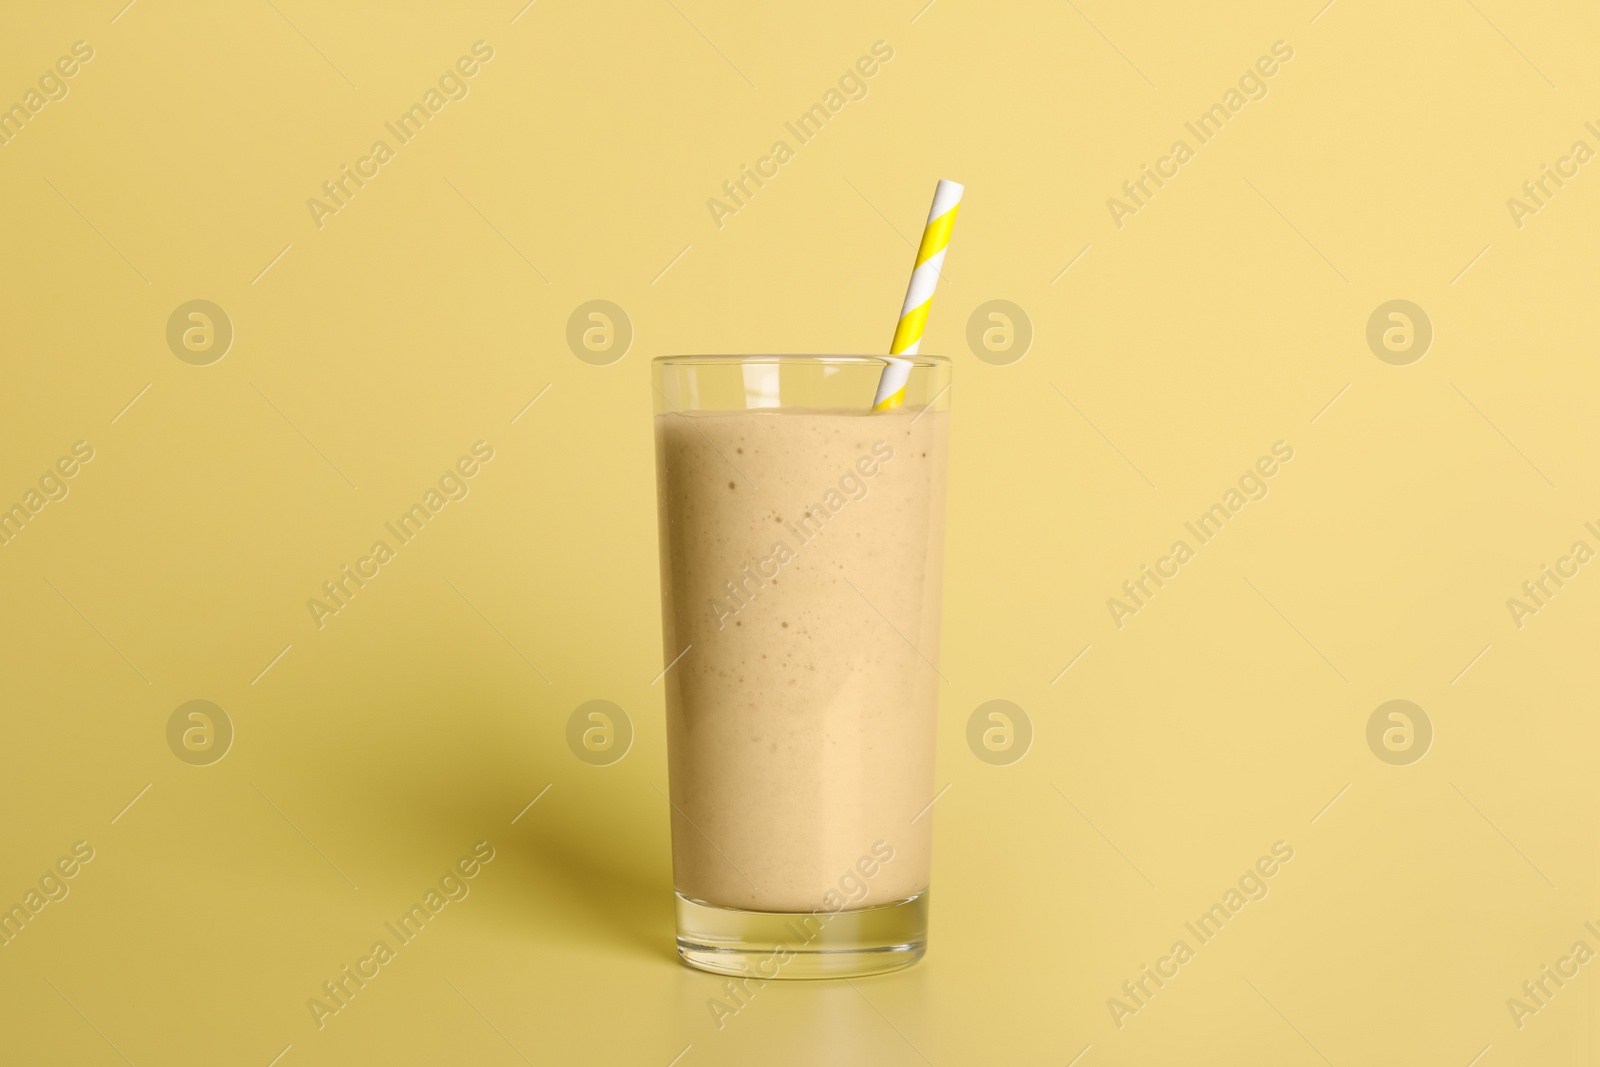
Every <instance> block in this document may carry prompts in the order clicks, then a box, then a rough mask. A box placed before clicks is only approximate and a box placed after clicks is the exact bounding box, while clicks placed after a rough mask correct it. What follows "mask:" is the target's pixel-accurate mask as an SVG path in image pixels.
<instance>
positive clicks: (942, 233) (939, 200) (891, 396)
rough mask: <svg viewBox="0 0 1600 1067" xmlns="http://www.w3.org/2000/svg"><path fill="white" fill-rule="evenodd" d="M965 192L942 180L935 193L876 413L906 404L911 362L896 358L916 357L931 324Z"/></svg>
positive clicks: (875, 404) (880, 381) (882, 378)
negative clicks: (937, 288)
mask: <svg viewBox="0 0 1600 1067" xmlns="http://www.w3.org/2000/svg"><path fill="white" fill-rule="evenodd" d="M963 191H964V190H963V187H962V186H960V185H958V184H957V183H955V182H951V181H945V180H944V179H943V178H941V179H940V180H939V185H938V188H936V189H934V191H933V207H932V208H930V209H929V210H928V224H927V225H926V226H924V227H923V228H922V244H921V246H920V247H918V249H917V263H916V266H915V268H913V269H912V271H911V284H910V285H909V286H907V287H906V300H905V303H904V304H903V305H902V306H901V308H900V321H899V323H898V324H897V325H896V326H895V328H894V341H893V342H891V343H890V345H889V358H888V359H886V360H884V368H883V374H882V375H881V376H880V377H879V378H878V392H877V395H876V396H874V397H873V398H872V410H873V411H888V410H890V409H892V408H897V407H899V406H900V405H901V404H904V403H905V400H906V382H907V381H908V380H909V379H910V377H911V361H910V360H909V359H896V358H894V357H896V356H914V355H916V354H917V346H918V345H920V344H921V343H922V331H923V329H924V327H926V326H927V324H928V305H929V304H931V303H932V302H933V289H934V286H935V285H936V284H937V283H938V281H939V268H940V267H942V266H944V250H945V248H946V247H947V246H948V245H949V244H950V231H952V230H953V229H955V225H956V211H957V210H958V209H959V208H960V207H961V194H962V192H963Z"/></svg>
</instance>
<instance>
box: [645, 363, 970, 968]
mask: <svg viewBox="0 0 1600 1067" xmlns="http://www.w3.org/2000/svg"><path fill="white" fill-rule="evenodd" d="M909 358H910V359H911V360H912V363H913V366H912V368H911V373H910V379H909V381H908V382H907V385H906V394H905V403H904V405H903V406H901V407H899V408H897V409H895V410H892V411H886V412H874V411H872V410H871V407H872V400H873V394H874V392H875V390H876V388H877V385H878V378H879V375H880V373H881V372H882V370H883V367H884V365H885V364H884V360H883V359H882V358H881V357H877V356H668V357H664V358H661V359H657V360H655V361H654V363H653V364H652V365H651V367H652V373H653V384H654V389H655V393H654V397H655V436H656V479H657V502H658V510H659V516H660V529H661V613H662V619H663V630H664V644H665V659H664V660H663V662H666V663H669V664H671V666H670V667H669V668H668V670H667V672H666V674H665V675H664V676H663V680H664V682H665V685H666V698H667V758H668V766H669V775H670V785H669V789H670V792H671V801H672V867H673V881H674V884H675V887H676V891H677V927H678V953H679V955H680V956H682V958H683V959H684V960H685V961H686V962H687V963H689V964H690V965H691V966H694V967H698V968H701V969H703V970H708V971H714V972H717V973H721V974H734V975H742V976H749V977H754V978H761V979H770V978H828V977H846V976H852V975H861V974H872V973H876V972H879V971H888V970H894V969H896V968H898V967H904V966H907V965H909V964H912V963H915V962H916V961H917V960H918V959H920V958H921V957H922V954H923V952H924V951H925V948H926V945H927V925H928V874H929V860H930V851H931V845H932V822H933V818H932V814H931V812H930V811H929V805H930V804H931V802H932V800H933V799H934V764H933V759H934V734H935V718H936V711H937V699H938V682H939V680H940V676H939V673H938V668H937V666H936V665H935V664H936V663H937V660H938V652H939V606H940V597H941V590H942V585H943V582H942V570H943V557H944V510H945V481H946V467H947V462H948V438H949V389H950V364H949V362H948V361H947V360H945V359H942V358H940V357H935V356H916V357H909Z"/></svg>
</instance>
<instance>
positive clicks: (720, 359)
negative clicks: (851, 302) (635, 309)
mask: <svg viewBox="0 0 1600 1067" xmlns="http://www.w3.org/2000/svg"><path fill="white" fill-rule="evenodd" d="M890 359H903V360H906V361H908V362H909V363H910V364H911V365H912V366H913V367H925V368H932V367H948V366H950V358H949V357H948V356H930V355H921V354H918V355H914V356H867V355H838V354H831V355H830V354H821V353H815V354H808V353H772V354H762V353H749V354H721V355H691V354H687V353H686V354H681V355H672V356H657V357H656V358H654V359H652V360H651V361H650V365H651V366H652V367H687V366H698V365H702V364H705V365H710V366H718V365H728V364H744V365H755V366H761V365H763V364H777V365H780V366H782V365H785V364H788V365H793V364H802V365H803V364H842V365H846V366H882V365H884V364H886V363H888V361H889V360H890Z"/></svg>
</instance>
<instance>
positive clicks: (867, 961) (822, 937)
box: [677, 890, 928, 981]
mask: <svg viewBox="0 0 1600 1067" xmlns="http://www.w3.org/2000/svg"><path fill="white" fill-rule="evenodd" d="M677 904H678V955H679V956H681V957H682V958H683V962H685V963H687V964H688V965H689V966H691V967H697V968H699V969H700V970H702V971H711V972H712V973H714V974H731V975H734V976H736V977H740V978H748V979H752V980H756V981H767V980H770V979H775V978H855V977H858V976H860V975H864V974H881V973H882V972H884V971H896V970H899V969H900V968H902V967H909V966H911V965H912V964H913V963H916V962H917V961H918V960H920V959H921V958H922V954H923V953H924V952H926V951H927V948H928V894H927V891H926V890H924V891H923V892H921V893H918V894H917V895H916V896H914V897H910V898H908V899H906V900H900V901H896V902H895V903H893V904H884V905H881V906H878V907H873V908H855V909H848V910H844V911H837V912H828V911H822V910H819V911H817V912H809V911H799V912H788V911H745V910H744V909H742V908H717V907H712V906H711V905H709V904H701V903H699V902H697V901H693V900H690V899H689V898H687V897H685V896H683V895H682V894H681V893H680V894H677Z"/></svg>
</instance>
